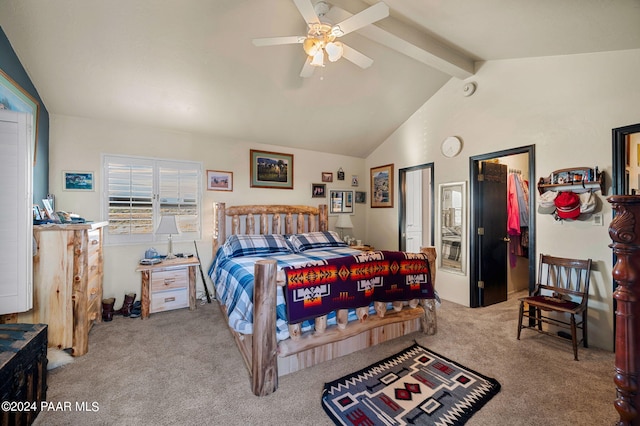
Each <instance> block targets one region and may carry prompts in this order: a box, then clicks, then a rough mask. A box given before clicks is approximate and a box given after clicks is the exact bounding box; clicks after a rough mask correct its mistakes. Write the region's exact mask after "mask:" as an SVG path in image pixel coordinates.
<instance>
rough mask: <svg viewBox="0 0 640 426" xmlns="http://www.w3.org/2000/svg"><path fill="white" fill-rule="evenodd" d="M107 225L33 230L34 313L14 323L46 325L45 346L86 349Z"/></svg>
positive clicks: (97, 308)
mask: <svg viewBox="0 0 640 426" xmlns="http://www.w3.org/2000/svg"><path fill="white" fill-rule="evenodd" d="M107 224H108V222H97V223H86V224H84V223H83V224H48V225H38V226H34V227H33V235H34V237H35V239H36V242H37V245H38V252H37V254H36V255H35V256H34V258H33V309H32V310H31V311H29V312H26V313H23V314H19V316H18V321H19V322H27V323H32V324H37V323H45V324H48V325H49V346H55V347H58V348H60V349H68V348H71V349H72V351H71V354H72V355H73V356H80V355H84V354H86V353H87V351H88V350H89V330H91V326H92V325H93V323H94V321H96V322H100V321H101V320H102V317H101V309H102V306H101V303H102V279H103V275H104V270H103V254H102V241H103V229H104V227H105V226H107Z"/></svg>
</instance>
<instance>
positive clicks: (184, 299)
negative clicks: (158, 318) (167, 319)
mask: <svg viewBox="0 0 640 426" xmlns="http://www.w3.org/2000/svg"><path fill="white" fill-rule="evenodd" d="M187 293H188V292H187V289H186V288H182V289H177V290H167V291H158V292H156V293H153V294H152V295H151V306H150V307H149V312H150V313H154V312H161V311H170V310H172V309H180V308H187V307H188V306H189V297H188V294H187Z"/></svg>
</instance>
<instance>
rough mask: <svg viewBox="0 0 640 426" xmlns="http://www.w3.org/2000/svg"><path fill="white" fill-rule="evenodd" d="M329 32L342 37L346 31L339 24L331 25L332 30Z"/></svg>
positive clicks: (333, 35)
mask: <svg viewBox="0 0 640 426" xmlns="http://www.w3.org/2000/svg"><path fill="white" fill-rule="evenodd" d="M329 34H331V36H332V37H342V36H343V35H344V31H342V29H341V28H340V26H339V25H334V26H333V27H331V32H330V33H329Z"/></svg>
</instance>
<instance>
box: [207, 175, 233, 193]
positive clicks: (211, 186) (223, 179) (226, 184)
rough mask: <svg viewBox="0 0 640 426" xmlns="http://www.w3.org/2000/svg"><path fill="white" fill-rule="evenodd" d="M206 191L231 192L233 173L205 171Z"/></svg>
mask: <svg viewBox="0 0 640 426" xmlns="http://www.w3.org/2000/svg"><path fill="white" fill-rule="evenodd" d="M207 191H233V172H223V171H221V170H207Z"/></svg>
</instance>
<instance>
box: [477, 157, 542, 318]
mask: <svg viewBox="0 0 640 426" xmlns="http://www.w3.org/2000/svg"><path fill="white" fill-rule="evenodd" d="M534 154H535V152H534V147H533V146H528V147H522V148H514V149H510V150H506V151H500V152H495V153H489V154H483V155H479V156H476V157H471V158H470V168H471V182H470V183H471V189H470V191H471V208H470V212H471V217H470V221H469V225H470V246H469V256H470V259H469V267H470V306H472V307H478V306H489V305H492V304H494V303H500V302H504V301H506V300H507V298H508V297H509V295H510V294H513V293H517V292H520V291H525V290H527V289H529V286H530V283H531V282H532V276H533V277H535V271H534V269H535V259H534V260H532V256H535V223H534V222H535V211H532V210H533V208H534V207H533V206H534V205H535V204H534V198H535V194H534V191H535V182H532V179H533V177H532V176H533V169H534Z"/></svg>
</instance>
